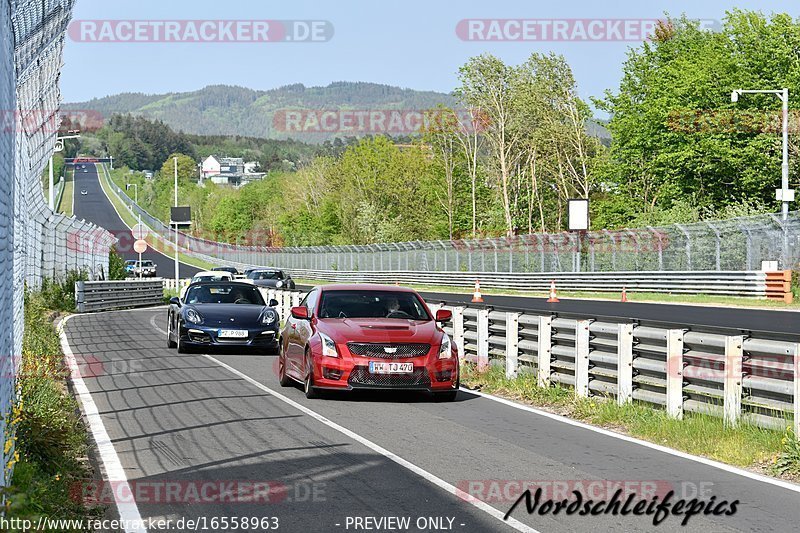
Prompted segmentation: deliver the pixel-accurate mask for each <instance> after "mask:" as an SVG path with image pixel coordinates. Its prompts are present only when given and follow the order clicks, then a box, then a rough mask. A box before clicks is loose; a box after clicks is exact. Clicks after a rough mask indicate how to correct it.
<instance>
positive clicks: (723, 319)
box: [421, 292, 800, 335]
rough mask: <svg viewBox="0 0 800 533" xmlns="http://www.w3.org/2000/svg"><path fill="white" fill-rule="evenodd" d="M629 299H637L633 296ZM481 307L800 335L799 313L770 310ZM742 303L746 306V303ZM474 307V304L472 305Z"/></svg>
mask: <svg viewBox="0 0 800 533" xmlns="http://www.w3.org/2000/svg"><path fill="white" fill-rule="evenodd" d="M421 294H422V296H423V297H424V298H425V300H427V301H430V302H438V301H447V302H448V303H452V304H458V303H462V304H466V303H468V302H469V301H470V300H471V298H472V294H469V295H466V294H464V295H460V294H449V293H436V292H422V293H421ZM629 298H634V299H635V298H636V295H635V294H633V295H631V296H629ZM483 300H484V305H489V306H496V307H497V308H498V309H501V308H502V309H523V310H531V311H545V312H547V313H561V314H563V315H564V316H565V317H567V318H568V317H569V316H570V315H573V314H574V315H581V316H584V317H585V316H591V317H597V319H598V320H602V318H603V317H607V318H611V319H614V318H626V319H630V320H641V321H649V322H658V323H663V324H677V325H679V326H680V327H685V326H686V325H687V324H688V325H692V326H714V327H723V328H731V329H736V330H743V331H753V332H756V331H759V332H761V331H763V332H770V333H777V334H781V335H783V334H787V333H788V334H792V335H798V334H800V313H798V312H797V311H774V310H770V309H742V308H736V307H716V306H701V305H673V304H647V303H634V302H625V303H622V302H615V301H604V300H578V299H564V298H562V299H561V301H560V302H558V303H547V297H546V296H544V295H542V296H540V297H524V296H487V295H484V296H483ZM743 303H745V304H746V303H747V301H746V300H744V301H743ZM471 305H475V304H471Z"/></svg>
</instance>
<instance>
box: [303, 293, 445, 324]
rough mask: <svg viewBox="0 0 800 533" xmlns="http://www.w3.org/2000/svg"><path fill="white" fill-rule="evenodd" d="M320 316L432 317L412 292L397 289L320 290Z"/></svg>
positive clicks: (425, 318)
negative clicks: (395, 290) (396, 290)
mask: <svg viewBox="0 0 800 533" xmlns="http://www.w3.org/2000/svg"><path fill="white" fill-rule="evenodd" d="M319 318H396V319H400V320H430V319H431V318H430V316H429V315H428V312H427V311H426V309H425V306H424V305H423V303H422V302H421V301H420V299H419V298H417V296H416V295H415V294H414V293H412V292H399V291H398V292H394V291H323V293H322V301H321V302H320V311H319Z"/></svg>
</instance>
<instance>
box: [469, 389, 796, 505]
mask: <svg viewBox="0 0 800 533" xmlns="http://www.w3.org/2000/svg"><path fill="white" fill-rule="evenodd" d="M461 391H462V392H466V393H469V394H474V395H476V396H480V397H482V398H486V399H487V400H492V401H495V402H498V403H502V404H504V405H508V406H510V407H513V408H515V409H521V410H522V411H528V412H529V413H534V414H537V415H539V416H543V417H546V418H550V419H552V420H556V421H558V422H563V423H565V424H569V425H571V426H575V427H579V428H581V429H587V430H589V431H594V432H595V433H600V434H601V435H605V436H607V437H612V438H615V439H619V440H624V441H626V442H631V443H634V444H638V445H640V446H644V447H645V448H650V449H653V450H657V451H659V452H664V453H668V454H670V455H674V456H676V457H680V458H681V459H688V460H690V461H695V462H697V463H702V464H704V465H706V466H711V467H713V468H718V469H720V470H724V471H726V472H730V473H731V474H736V475H739V476H743V477H746V478H750V479H753V480H756V481H761V482H763V483H769V484H770V485H775V486H777V487H781V488H784V489H787V490H791V491H794V492H800V485H797V484H795V483H791V482H789V481H783V480H781V479H777V478H773V477H769V476H764V475H761V474H757V473H755V472H750V471H748V470H744V469H742V468H737V467H735V466H731V465H726V464H725V463H720V462H719V461H714V460H713V459H708V458H706V457H700V456H698V455H692V454H689V453H686V452H681V451H679V450H674V449H672V448H667V447H666V446H661V445H659V444H655V443H652V442H648V441H646V440H641V439H637V438H636V437H631V436H628V435H623V434H622V433H615V432H614V431H610V430H608V429H603V428H599V427H596V426H592V425H589V424H586V423H584V422H579V421H577V420H573V419H571V418H567V417H565V416H561V415H557V414H554V413H548V412H547V411H542V410H540V409H537V408H535V407H531V406H530V405H524V404H521V403H517V402H514V401H512V400H507V399H506V398H501V397H499V396H494V395H492V394H487V393H485V392H480V391H475V390H470V389H465V388H464V387H461Z"/></svg>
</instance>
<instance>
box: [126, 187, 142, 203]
mask: <svg viewBox="0 0 800 533" xmlns="http://www.w3.org/2000/svg"><path fill="white" fill-rule="evenodd" d="M130 187H133V194H134V200H133V203H135V204H136V205H139V184H138V183H128V184H127V185H125V190H128V189H129V188H130Z"/></svg>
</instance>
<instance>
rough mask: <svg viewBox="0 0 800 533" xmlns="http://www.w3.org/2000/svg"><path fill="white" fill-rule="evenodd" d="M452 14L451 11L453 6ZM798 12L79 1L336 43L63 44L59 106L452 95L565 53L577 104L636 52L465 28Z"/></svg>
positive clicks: (430, 2) (117, 15)
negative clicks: (502, 67)
mask: <svg viewBox="0 0 800 533" xmlns="http://www.w3.org/2000/svg"><path fill="white" fill-rule="evenodd" d="M456 4H457V5H456ZM799 6H800V5H798V4H797V3H796V2H789V1H786V0H784V1H774V0H761V1H757V0H738V1H725V0H693V1H672V2H643V1H641V0H639V1H616V2H608V1H606V2H603V1H600V2H598V1H597V0H592V1H587V0H580V1H560V2H559V1H553V0H549V1H546V2H545V1H529V2H522V1H506V0H491V1H488V0H481V1H478V0H459V1H458V2H445V1H436V0H425V1H421V0H404V1H403V2H386V1H381V0H369V1H367V0H354V1H347V0H340V1H330V0H326V1H322V0H317V1H307V0H292V1H281V2H277V1H273V0H264V1H257V0H227V1H219V0H213V1H207V0H180V1H178V0H137V1H136V2H119V1H109V0H78V1H77V4H76V7H75V12H74V19H77V20H108V19H113V20H128V19H131V20H143V19H148V20H173V19H194V20H206V19H211V20H219V19H227V20H231V19H248V20H249V19H267V20H287V19H289V20H298V19H300V20H308V19H311V20H327V21H330V22H331V23H332V25H333V27H334V30H335V35H334V36H333V38H332V39H331V40H330V41H328V42H323V43H247V44H245V43H214V44H209V43H180V44H175V43H85V42H77V41H73V40H72V39H69V38H68V39H67V44H66V48H65V57H64V60H65V65H64V69H63V74H62V77H61V87H62V93H63V96H64V99H65V101H68V102H70V101H71V102H75V101H82V100H87V99H89V98H92V97H100V96H106V95H109V94H115V93H119V92H127V91H132V92H145V93H163V92H171V91H188V90H194V89H198V88H201V87H204V86H206V85H210V84H219V83H225V84H232V85H242V86H245V87H250V88H254V89H270V88H274V87H278V86H281V85H286V84H290V83H303V84H305V85H309V86H310V85H327V84H328V83H330V82H332V81H343V80H344V81H370V82H378V83H386V84H391V85H398V86H401V87H409V88H412V89H421V90H436V91H445V92H448V91H451V90H452V89H453V88H454V87H455V86H456V85H457V77H456V75H457V70H458V67H459V66H460V65H462V64H463V63H464V62H465V61H466V60H467V59H468V58H469V57H470V56H473V55H478V54H480V53H484V52H491V53H493V54H495V55H497V56H499V57H500V58H502V59H503V60H504V61H506V62H509V63H519V62H522V61H524V60H525V58H526V57H527V56H528V55H529V54H530V53H532V52H534V51H538V52H547V51H551V50H552V51H554V52H556V53H560V54H563V55H564V56H565V57H566V58H567V60H568V61H569V63H570V65H571V66H572V68H573V70H574V72H575V77H576V79H577V81H578V86H579V91H580V94H581V95H582V96H583V97H584V98H588V97H589V96H600V95H602V93H603V91H605V90H606V89H615V88H616V87H617V85H618V82H619V78H620V75H621V72H622V70H621V69H622V62H623V61H624V60H625V55H626V51H627V50H628V48H629V47H631V46H636V45H637V43H635V42H467V41H462V40H460V39H459V38H458V37H457V35H456V31H455V28H456V24H457V23H458V21H459V20H462V19H476V18H479V19H495V18H497V19H503V18H506V19H654V18H658V17H660V16H662V14H663V13H664V11H667V12H669V13H670V14H671V15H679V14H681V13H686V15H687V16H689V17H690V18H697V19H704V20H719V19H721V18H722V17H723V16H724V13H725V11H726V10H729V9H731V8H733V7H739V8H742V9H758V10H761V11H763V12H765V13H771V12H788V13H790V14H792V16H794V17H797V16H798V13H799V12H800V7H799Z"/></svg>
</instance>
